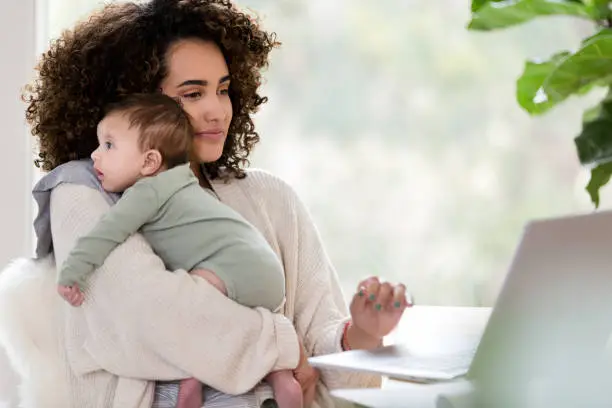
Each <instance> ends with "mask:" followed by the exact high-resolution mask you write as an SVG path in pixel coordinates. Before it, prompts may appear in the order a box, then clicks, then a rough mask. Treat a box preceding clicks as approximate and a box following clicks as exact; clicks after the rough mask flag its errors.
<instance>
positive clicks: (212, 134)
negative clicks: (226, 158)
mask: <svg viewBox="0 0 612 408" xmlns="http://www.w3.org/2000/svg"><path fill="white" fill-rule="evenodd" d="M195 136H196V138H198V139H206V140H210V141H214V142H218V141H221V140H223V138H224V137H225V134H224V133H223V131H222V130H220V129H215V130H206V131H204V132H197V133H196V134H195Z"/></svg>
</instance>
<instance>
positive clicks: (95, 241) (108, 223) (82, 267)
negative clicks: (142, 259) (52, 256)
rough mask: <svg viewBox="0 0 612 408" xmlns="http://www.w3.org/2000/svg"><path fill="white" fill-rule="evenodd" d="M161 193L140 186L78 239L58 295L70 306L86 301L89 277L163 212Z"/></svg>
mask: <svg viewBox="0 0 612 408" xmlns="http://www.w3.org/2000/svg"><path fill="white" fill-rule="evenodd" d="M158 201H159V200H158V199H157V193H156V191H155V190H154V188H153V187H151V186H150V185H149V184H148V183H137V184H135V185H134V186H133V187H132V188H130V189H128V190H126V192H125V193H124V194H123V197H121V199H120V200H119V201H117V203H116V204H115V205H114V206H113V207H111V209H110V210H109V211H108V212H107V213H106V214H105V215H104V216H102V217H101V218H100V220H99V221H98V223H97V224H96V225H95V226H94V228H93V229H92V230H91V231H90V232H89V233H88V234H86V235H84V236H82V237H81V238H79V239H78V240H77V243H76V245H75V246H74V248H73V249H72V250H71V251H70V254H69V255H68V257H67V258H66V260H65V261H64V263H63V264H62V266H61V268H60V271H59V278H58V292H59V293H60V295H62V297H64V299H66V300H67V301H68V302H69V303H70V304H72V305H74V306H78V305H80V304H81V303H82V302H83V294H82V289H83V288H84V287H85V284H86V278H87V277H88V276H89V275H90V274H92V273H93V271H94V270H95V269H97V268H99V267H100V266H101V265H102V264H103V263H104V260H105V259H106V257H107V256H108V255H109V254H110V253H111V252H112V251H113V249H115V248H116V247H117V246H118V245H120V244H121V243H123V242H124V241H125V240H126V239H127V238H129V237H130V235H132V234H134V233H136V232H137V231H138V230H139V229H140V227H142V226H143V225H144V224H145V223H146V222H147V221H149V220H150V219H151V218H152V217H153V216H154V215H155V214H156V213H157V211H158V210H159V204H158Z"/></svg>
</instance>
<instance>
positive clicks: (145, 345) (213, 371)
mask: <svg viewBox="0 0 612 408" xmlns="http://www.w3.org/2000/svg"><path fill="white" fill-rule="evenodd" d="M108 209H109V205H108V204H107V203H106V202H105V201H104V199H103V197H102V196H101V194H100V193H99V192H98V191H97V190H94V189H91V188H88V187H85V186H80V185H75V184H68V183H65V184H61V185H59V186H58V187H56V188H55V189H54V190H53V192H52V195H51V231H52V237H53V245H54V249H55V256H56V259H57V263H58V265H61V263H62V262H63V261H64V260H65V259H66V257H67V256H68V253H69V251H70V250H71V248H72V247H73V246H74V244H75V242H76V241H77V239H78V238H79V237H81V236H82V235H84V234H85V233H87V232H88V231H89V230H91V228H93V226H94V225H95V223H96V222H97V221H98V220H99V218H100V217H101V216H102V215H103V214H105V213H106V212H107V211H108ZM85 297H86V300H85V303H84V304H83V305H82V306H81V307H79V308H72V307H70V306H69V305H67V304H66V309H65V310H66V331H67V333H66V335H67V344H66V349H67V353H68V358H69V360H70V362H71V364H72V365H73V367H75V368H76V369H77V370H78V369H79V368H80V370H81V372H82V373H83V374H85V373H86V372H87V370H91V371H93V370H96V369H103V370H106V371H109V372H111V373H113V374H115V375H118V376H120V377H132V378H141V379H146V380H175V379H181V378H187V377H195V378H197V379H198V380H200V381H201V382H203V383H205V384H207V385H209V386H211V387H213V388H216V389H218V390H220V391H222V392H225V393H228V394H240V393H244V392H246V391H248V390H250V389H252V388H253V387H254V386H255V385H256V384H257V383H258V382H259V381H260V380H261V379H262V378H263V377H264V376H265V375H266V374H267V373H268V372H270V371H273V370H280V369H291V368H294V367H295V366H296V365H297V362H298V359H299V345H298V340H297V336H296V332H295V329H294V328H293V325H292V323H291V322H290V321H289V320H288V319H287V318H285V317H284V316H282V315H278V314H273V313H271V312H269V311H268V310H265V309H261V308H257V309H250V308H247V307H244V306H241V305H239V304H237V303H235V302H233V301H232V300H230V299H228V298H227V297H225V296H223V295H222V294H221V293H220V292H219V291H217V290H216V289H215V288H214V287H213V286H212V285H210V284H209V283H208V282H207V281H205V280H204V279H201V278H198V277H194V276H191V275H189V274H187V273H186V272H185V271H180V270H179V271H175V272H168V271H166V270H165V267H164V265H163V262H162V261H161V259H159V257H157V256H156V255H155V254H154V253H153V251H152V250H151V248H150V246H149V245H148V244H147V242H146V241H145V240H144V238H143V237H142V236H141V235H140V234H136V235H133V236H131V237H130V238H128V239H127V240H126V242H124V243H123V244H121V245H119V246H118V247H117V248H116V249H115V250H114V251H113V252H112V253H111V254H110V255H109V257H108V258H107V259H106V261H105V262H104V264H103V265H102V267H100V268H99V269H97V270H96V271H95V272H94V274H93V275H92V277H91V280H90V285H89V288H88V290H87V291H86V293H85Z"/></svg>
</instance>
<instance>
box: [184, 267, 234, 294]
mask: <svg viewBox="0 0 612 408" xmlns="http://www.w3.org/2000/svg"><path fill="white" fill-rule="evenodd" d="M190 273H191V274H192V275H196V276H199V277H200V278H204V279H206V280H207V281H208V283H210V284H211V285H213V286H214V287H215V288H217V290H219V292H221V293H223V294H224V295H225V296H227V287H226V286H225V283H223V281H222V280H221V278H219V277H218V276H217V274H216V273H214V272H212V271H209V270H208V269H194V270H192V271H191V272H190Z"/></svg>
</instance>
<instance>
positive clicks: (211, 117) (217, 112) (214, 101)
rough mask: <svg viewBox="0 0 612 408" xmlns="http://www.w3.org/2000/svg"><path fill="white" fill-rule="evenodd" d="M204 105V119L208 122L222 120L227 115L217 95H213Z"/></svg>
mask: <svg viewBox="0 0 612 408" xmlns="http://www.w3.org/2000/svg"><path fill="white" fill-rule="evenodd" d="M207 102H208V103H206V106H205V107H204V119H205V120H206V121H207V122H221V121H222V120H223V118H224V117H225V108H224V106H223V104H222V103H221V101H220V100H219V98H218V97H217V95H215V96H214V97H211V98H210V99H209V100H208V101H207Z"/></svg>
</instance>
